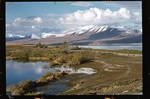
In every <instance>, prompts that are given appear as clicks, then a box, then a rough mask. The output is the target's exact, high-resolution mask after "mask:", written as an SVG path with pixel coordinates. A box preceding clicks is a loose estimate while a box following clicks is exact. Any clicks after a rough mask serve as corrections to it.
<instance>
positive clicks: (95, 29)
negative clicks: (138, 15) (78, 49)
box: [6, 25, 142, 44]
mask: <svg viewBox="0 0 150 99" xmlns="http://www.w3.org/2000/svg"><path fill="white" fill-rule="evenodd" d="M141 31H142V29H141V30H140V29H137V28H134V27H121V26H108V25H105V26H98V25H97V26H95V25H89V26H82V27H81V26H80V27H77V28H70V29H67V30H64V31H61V32H59V33H57V32H55V31H52V32H47V33H46V32H43V33H41V34H40V35H37V34H31V35H27V36H21V35H19V36H18V37H19V38H20V39H19V40H18V39H17V42H18V41H21V39H27V38H28V39H33V40H30V41H29V40H28V41H26V42H21V43H33V42H34V43H35V42H43V43H46V44H50V43H62V42H64V41H68V42H71V43H73V44H74V43H77V42H79V41H80V42H86V43H84V44H91V43H92V44H95V43H94V42H96V44H97V42H98V43H106V42H108V41H109V43H110V42H111V43H112V42H115V43H119V42H123V43H127V42H130V43H132V42H133V43H136V42H142V32H141ZM7 37H8V38H10V37H11V38H13V37H15V35H12V34H9V35H7V36H6V39H7ZM129 38H130V39H129ZM35 39H36V41H35ZM87 42H88V43H87Z"/></svg>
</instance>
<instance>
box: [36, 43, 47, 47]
mask: <svg viewBox="0 0 150 99" xmlns="http://www.w3.org/2000/svg"><path fill="white" fill-rule="evenodd" d="M35 47H36V48H47V45H42V44H41V43H40V42H39V43H38V44H36V45H35Z"/></svg>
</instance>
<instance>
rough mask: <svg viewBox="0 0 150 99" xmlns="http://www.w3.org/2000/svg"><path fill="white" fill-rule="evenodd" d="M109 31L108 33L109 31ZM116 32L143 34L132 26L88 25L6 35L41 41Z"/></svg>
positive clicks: (7, 36) (7, 35)
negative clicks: (38, 32)
mask: <svg viewBox="0 0 150 99" xmlns="http://www.w3.org/2000/svg"><path fill="white" fill-rule="evenodd" d="M107 30H108V31H107ZM116 30H119V31H120V32H125V33H137V34H142V29H138V28H136V27H131V26H128V27H126V26H108V25H103V26H98V25H88V26H82V27H81V26H80V27H77V28H70V29H66V30H62V31H61V32H57V31H52V32H47V33H46V32H43V33H41V34H40V35H36V34H31V35H25V36H23V35H20V34H19V35H18V34H11V33H9V34H6V38H19V39H23V38H31V39H41V38H48V37H51V36H52V37H63V36H65V35H72V34H75V35H81V34H84V33H91V32H92V33H95V34H97V33H100V32H105V31H107V32H110V33H113V32H115V31H116Z"/></svg>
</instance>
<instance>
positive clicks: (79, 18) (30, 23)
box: [6, 1, 142, 35]
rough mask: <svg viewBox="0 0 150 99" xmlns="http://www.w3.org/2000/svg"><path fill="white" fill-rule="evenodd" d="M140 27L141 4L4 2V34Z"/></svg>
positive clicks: (135, 2) (117, 2) (138, 2)
mask: <svg viewBox="0 0 150 99" xmlns="http://www.w3.org/2000/svg"><path fill="white" fill-rule="evenodd" d="M106 24H108V25H109V24H111V25H112V24H119V25H120V24H121V25H131V26H138V27H139V28H141V27H142V7H141V2H140V1H134V2H133V1H132V2H131V1H126V2H121V1H120V2H119V1H114V2H113V1H111V2H102V1H95V2H69V1H67V2H7V3H6V34H13V33H16V34H19V33H20V34H22V35H23V34H24V35H26V34H30V33H35V32H36V33H38V34H40V33H42V32H51V31H54V30H63V29H64V30H65V29H69V28H75V27H78V26H85V25H106Z"/></svg>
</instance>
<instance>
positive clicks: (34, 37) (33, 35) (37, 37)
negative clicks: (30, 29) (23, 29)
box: [31, 34, 40, 39]
mask: <svg viewBox="0 0 150 99" xmlns="http://www.w3.org/2000/svg"><path fill="white" fill-rule="evenodd" d="M31 39H40V37H39V36H37V35H35V34H31Z"/></svg>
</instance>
